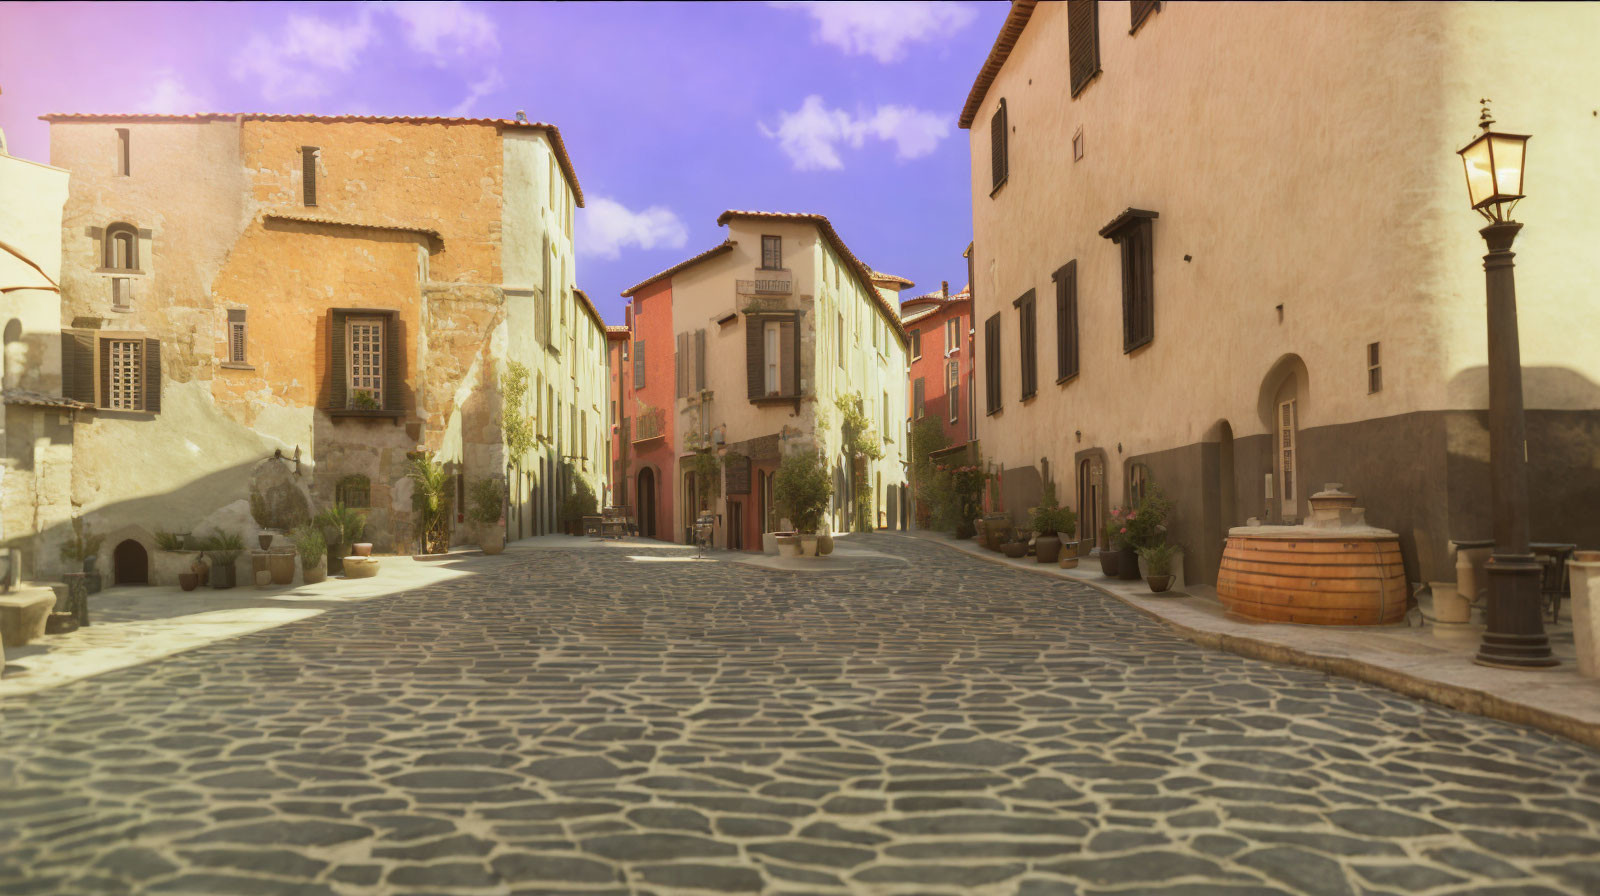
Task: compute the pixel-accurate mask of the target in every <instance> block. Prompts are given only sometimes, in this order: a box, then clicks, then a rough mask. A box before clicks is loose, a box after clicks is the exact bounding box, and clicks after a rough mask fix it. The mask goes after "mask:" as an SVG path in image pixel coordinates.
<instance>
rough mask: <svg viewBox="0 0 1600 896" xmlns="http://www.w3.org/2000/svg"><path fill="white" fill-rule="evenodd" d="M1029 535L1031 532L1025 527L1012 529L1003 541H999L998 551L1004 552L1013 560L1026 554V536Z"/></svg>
mask: <svg viewBox="0 0 1600 896" xmlns="http://www.w3.org/2000/svg"><path fill="white" fill-rule="evenodd" d="M1031 535H1032V533H1030V532H1029V531H1028V530H1027V529H1016V530H1014V531H1013V532H1012V533H1011V537H1010V538H1009V539H1008V540H1006V541H1005V542H1002V543H1001V545H1000V553H1002V554H1005V555H1006V556H1007V557H1010V558H1011V559H1013V560H1015V559H1018V558H1020V557H1026V556H1028V538H1029V537H1030V536H1031Z"/></svg>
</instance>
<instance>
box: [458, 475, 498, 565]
mask: <svg viewBox="0 0 1600 896" xmlns="http://www.w3.org/2000/svg"><path fill="white" fill-rule="evenodd" d="M504 497H505V484H504V482H502V481H501V480H499V479H493V478H490V479H478V480H475V481H474V482H473V483H472V486H471V487H470V488H468V489H467V519H470V520H472V521H473V522H474V523H476V524H477V525H478V547H479V548H480V549H482V551H483V552H484V553H485V554H498V553H500V552H501V551H503V550H505V549H506V530H505V515H504V514H503V513H502V512H501V507H502V505H503V503H504Z"/></svg>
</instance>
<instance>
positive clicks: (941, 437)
mask: <svg viewBox="0 0 1600 896" xmlns="http://www.w3.org/2000/svg"><path fill="white" fill-rule="evenodd" d="M949 446H950V439H949V437H947V436H946V435H945V434H944V426H942V425H941V424H940V423H939V421H938V420H937V419H935V418H934V417H923V418H922V419H921V420H918V421H917V422H916V423H914V424H912V426H911V481H912V482H913V483H915V486H914V487H915V490H916V496H917V525H918V526H919V527H920V528H923V529H926V528H928V527H930V526H932V525H933V508H934V505H935V504H936V503H937V501H936V499H937V497H938V475H937V471H936V470H935V469H934V467H935V463H934V460H933V457H932V455H933V453H934V452H935V451H940V450H943V449H945V448H948V447H949ZM968 524H969V525H970V524H971V521H970V520H968ZM941 528H943V527H941Z"/></svg>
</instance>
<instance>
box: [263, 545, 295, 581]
mask: <svg viewBox="0 0 1600 896" xmlns="http://www.w3.org/2000/svg"><path fill="white" fill-rule="evenodd" d="M267 572H268V573H270V574H271V578H272V584H274V585H293V584H294V552H293V551H274V552H272V553H270V554H268V555H267Z"/></svg>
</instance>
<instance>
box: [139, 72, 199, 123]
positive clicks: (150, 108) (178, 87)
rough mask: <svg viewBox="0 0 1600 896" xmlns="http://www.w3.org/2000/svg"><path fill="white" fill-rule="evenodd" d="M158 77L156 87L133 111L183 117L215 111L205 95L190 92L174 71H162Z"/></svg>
mask: <svg viewBox="0 0 1600 896" xmlns="http://www.w3.org/2000/svg"><path fill="white" fill-rule="evenodd" d="M156 75H157V77H156V83H155V86H154V87H153V88H151V90H150V93H149V94H148V95H147V96H145V98H144V99H142V100H139V101H138V102H136V103H135V104H134V106H133V111H135V112H155V113H161V114H182V115H188V114H193V113H195V112H211V111H214V110H212V109H211V108H210V103H211V101H210V100H209V99H207V98H206V96H205V94H204V93H201V92H196V91H193V90H190V89H189V85H187V84H185V83H183V82H182V81H180V80H179V79H178V75H177V73H176V72H174V71H173V70H172V69H170V68H164V69H161V70H160V71H158V72H156Z"/></svg>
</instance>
